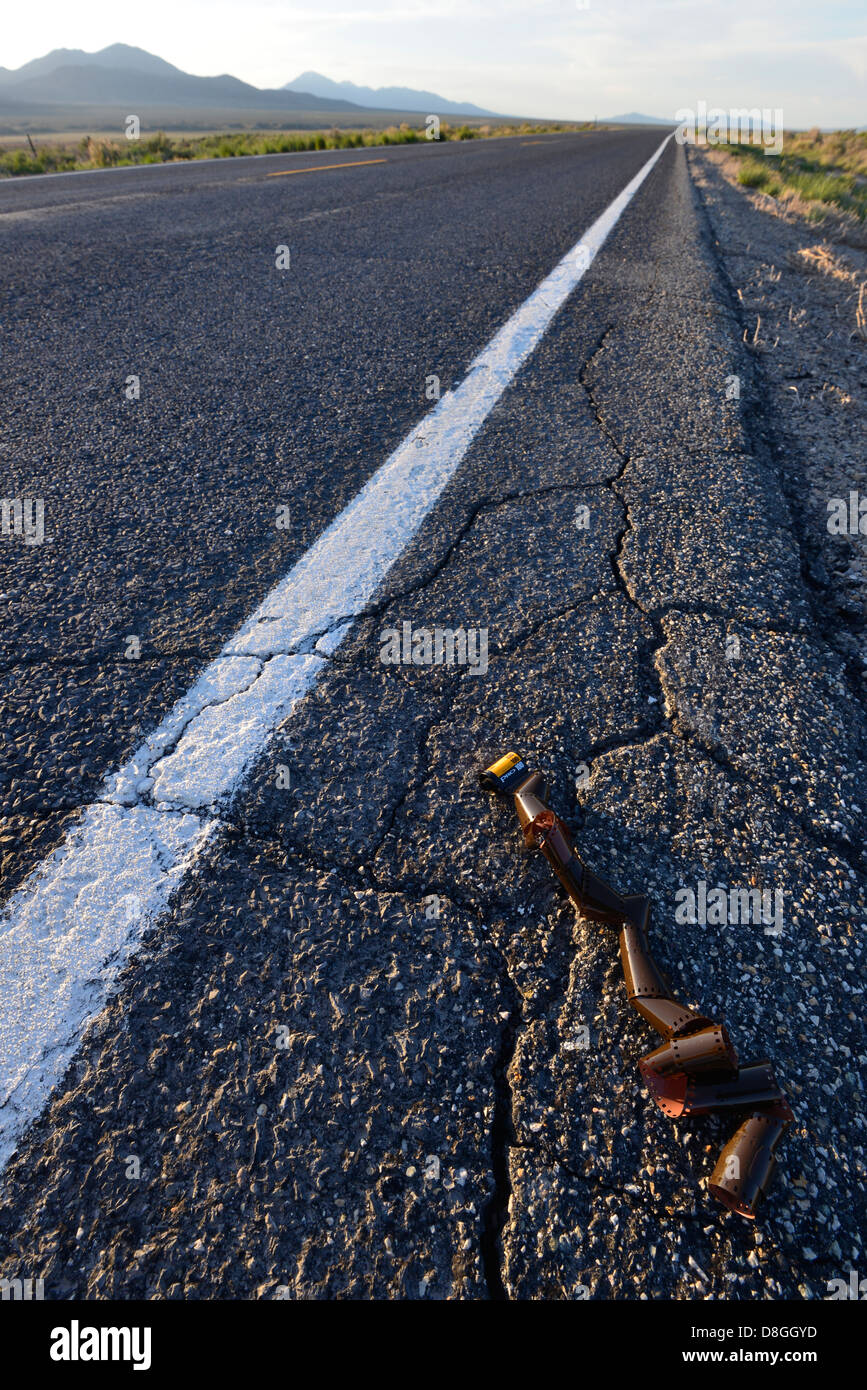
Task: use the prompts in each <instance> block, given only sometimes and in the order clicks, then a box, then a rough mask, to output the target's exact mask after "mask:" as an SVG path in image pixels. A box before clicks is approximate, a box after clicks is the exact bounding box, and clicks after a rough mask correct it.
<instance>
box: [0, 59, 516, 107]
mask: <svg viewBox="0 0 867 1390" xmlns="http://www.w3.org/2000/svg"><path fill="white" fill-rule="evenodd" d="M305 79H309V83H310V84H311V85H307V84H306V83H305ZM45 104H51V105H57V106H69V105H79V104H81V105H84V104H86V105H87V106H89V107H94V106H117V105H119V104H120V105H122V106H124V107H126V108H129V109H130V110H134V109H136V108H137V107H141V108H142V109H147V108H148V107H155V106H161V107H162V106H171V107H190V108H193V107H199V108H207V109H211V110H212V109H214V108H218V107H220V108H231V109H233V110H240V109H247V110H255V111H270V110H274V111H317V110H322V111H334V112H339V111H347V112H352V111H355V112H358V111H363V110H366V109H376V110H380V111H382V110H397V111H407V112H409V111H421V112H425V113H430V112H435V113H436V114H437V115H440V114H443V115H445V114H449V115H451V114H463V115H474V116H481V115H488V114H490V113H489V112H486V111H483V110H482V108H481V107H479V106H473V105H472V103H470V102H468V103H466V104H465V105H461V104H460V103H458V102H454V101H447V100H446V99H445V98H444V97H440V96H437V95H436V93H435V92H424V91H414V90H413V89H412V88H410V87H383V88H380V89H379V90H374V89H373V88H372V87H357V86H355V84H354V83H351V82H332V81H331V80H330V79H329V78H327V77H323V76H322V75H321V74H319V73H312V72H311V73H304V74H302V77H300V78H296V79H295V81H294V82H287V83H286V85H285V86H284V87H280V88H267V87H264V88H263V87H254V86H252V85H251V84H250V83H249V82H242V81H240V79H239V78H237V77H231V76H230V75H229V74H227V73H223V74H221V75H220V76H219V77H195V76H193V74H192V73H188V72H183V71H182V70H181V68H177V67H175V66H174V65H173V64H172V63H167V62H166V61H165V59H163V58H158V57H156V55H155V54H153V53H147V52H146V51H145V50H144V49H143V48H134V47H131V46H130V45H129V44H125V43H114V44H111V45H110V46H109V47H108V48H103V49H101V50H100V51H99V52H98V53H85V52H84V51H83V50H82V49H80V48H55V49H54V50H53V51H52V52H51V53H46V54H45V56H44V57H42V58H34V59H33V60H32V61H31V62H29V63H25V64H24V65H23V66H22V67H20V68H14V69H10V68H2V67H0V110H2V111H10V110H11V109H14V108H15V107H19V106H21V107H23V106H44V105H45Z"/></svg>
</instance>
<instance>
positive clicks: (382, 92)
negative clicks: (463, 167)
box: [283, 72, 496, 116]
mask: <svg viewBox="0 0 867 1390" xmlns="http://www.w3.org/2000/svg"><path fill="white" fill-rule="evenodd" d="M283 90H284V91H290V92H312V93H313V94H314V96H317V97H333V98H336V99H338V100H343V101H351V102H354V103H355V105H356V106H369V107H373V108H374V109H375V110H377V111H426V112H428V113H430V112H433V113H435V114H436V115H438V116H443V115H445V116H451V115H459V116H494V115H496V112H494V111H486V110H485V109H484V108H483V107H481V106H474V105H473V103H472V102H471V101H463V102H458V101H447V100H446V98H445V97H441V96H438V95H437V93H436V92H425V91H418V90H417V89H416V88H414V87H359V86H358V84H357V83H355V82H334V81H333V80H332V79H331V78H330V77H323V75H322V73H321V72H302V73H301V75H300V76H299V77H296V78H295V80H294V82H287V83H286V86H285V87H284V88H283Z"/></svg>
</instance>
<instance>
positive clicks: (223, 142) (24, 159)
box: [0, 121, 593, 176]
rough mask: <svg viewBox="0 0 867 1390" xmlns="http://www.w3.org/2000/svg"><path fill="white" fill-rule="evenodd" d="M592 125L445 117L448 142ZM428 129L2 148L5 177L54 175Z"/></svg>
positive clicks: (329, 144)
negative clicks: (457, 121) (465, 121)
mask: <svg viewBox="0 0 867 1390" xmlns="http://www.w3.org/2000/svg"><path fill="white" fill-rule="evenodd" d="M590 129H593V126H592V123H591V122H586V123H584V124H580V125H579V124H574V123H572V124H570V123H568V122H563V121H557V122H549V123H547V124H536V123H533V122H531V121H524V122H514V123H512V124H501V125H491V124H489V123H487V124H480V125H460V126H454V125H451V124H449V122H448V121H443V122H442V123H441V126H440V137H441V139H443V140H485V139H492V138H495V137H498V136H504V135H520V136H526V135H538V134H558V133H567V132H568V133H570V134H575V133H578V132H581V131H586V130H590ZM425 141H426V136H425V127H424V124H423V123H422V124H421V125H420V126H419V127H415V126H411V125H409V124H408V123H407V122H402V123H401V124H400V125H392V126H388V127H387V128H386V129H384V130H374V129H367V130H338V129H337V128H336V127H332V128H331V129H330V130H316V131H233V132H226V133H222V132H216V133H212V134H209V135H184V134H175V135H167V134H166V132H165V131H162V130H160V131H157V132H156V134H155V135H150V136H147V137H146V138H144V139H141V140H136V141H129V140H125V139H124V140H115V139H111V138H108V137H105V136H92V135H84V136H81V137H80V138H79V139H78V140H77V141H74V140H72V141H70V140H52V141H45V140H39V141H38V142H37V143H36V145H35V152H34V149H33V148H31V146H30V145H29V144H25V143H24V142H23V141H20V142H19V147H18V148H13V149H9V148H7V149H2V150H0V176H3V175H6V176H15V175H20V174H51V173H61V172H66V171H67V170H70V169H108V168H115V167H119V166H121V165H127V164H166V163H173V162H175V161H178V160H188V159H231V158H236V157H238V156H243V155H256V154H294V153H296V152H299V151H306V150H351V149H366V148H368V147H370V146H374V145H407V144H416V143H419V144H424V143H425Z"/></svg>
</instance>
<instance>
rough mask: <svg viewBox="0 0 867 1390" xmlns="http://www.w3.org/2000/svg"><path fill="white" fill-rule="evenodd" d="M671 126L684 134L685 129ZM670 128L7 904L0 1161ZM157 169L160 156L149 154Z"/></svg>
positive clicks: (0, 945) (1, 923)
mask: <svg viewBox="0 0 867 1390" xmlns="http://www.w3.org/2000/svg"><path fill="white" fill-rule="evenodd" d="M672 134H673V132H672ZM670 139H671V134H669V135H667V136H666V137H665V139H664V140H663V141H662V144H661V145H660V146H659V148H658V149H657V150H656V152H655V154H654V155H653V156H652V157H651V158H650V159H649V160H648V161H647V163H646V164H644V165H643V167H642V168H641V169H640V170H639V171H638V173H637V174H636V175H635V177H634V178H633V179H631V180H630V181H629V183H628V184H627V185H626V187H625V188H624V189H623V191H622V192H621V193H620V194H619V195H618V197H617V198H615V199H614V201H613V202H612V203H611V204H610V205H609V206H608V207H607V208H606V209H605V211H604V212H603V213H602V214H601V216H600V217H598V218H597V219H596V221H595V222H594V223H593V224H592V226H591V227H590V228H589V229H588V230H587V231H586V232H585V234H584V236H583V237H582V238H581V240H580V241H579V242H578V243H577V244H576V245H575V246H573V247H572V248H571V250H570V251H568V252H567V254H566V255H565V256H564V257H563V259H562V260H561V261H560V262H559V264H558V265H556V266H555V267H554V269H553V271H552V272H551V273H550V275H548V276H547V277H546V278H545V279H544V280H543V281H542V283H541V284H540V285H539V286H538V288H537V289H536V290H535V291H534V292H533V294H531V295H530V296H529V298H528V299H527V300H525V301H524V303H523V304H522V305H521V306H520V307H519V308H518V309H517V310H516V311H515V313H514V314H513V315H512V316H511V318H510V319H509V320H508V322H507V323H505V324H504V325H503V327H502V328H501V329H500V330H499V332H498V333H497V334H495V336H494V337H493V338H492V339H491V341H490V343H489V344H488V345H487V347H485V348H484V350H483V351H482V352H481V353H480V354H479V355H478V357H476V358H475V360H474V361H473V363H472V364H471V366H470V369H469V371H468V373H467V376H466V377H465V379H464V381H463V382H462V383H461V384H460V386H458V387H457V388H456V389H455V390H453V391H449V392H447V393H446V394H445V395H444V396H443V397H442V398H441V400H440V401H439V402H438V403H437V405H436V406H435V407H434V408H433V409H432V410H431V411H430V412H429V413H428V414H427V415H425V416H424V417H423V419H422V420H420V421H419V423H418V424H417V425H416V426H415V427H414V428H413V429H412V430H411V431H410V433H409V434H408V435H407V437H406V439H404V440H403V442H402V443H401V444H400V445H399V446H398V447H397V449H395V451H394V452H393V453H392V454H391V455H390V456H389V458H388V459H386V461H385V463H383V464H382V465H381V467H380V468H379V469H378V470H377V471H376V472H375V473H374V474H373V475H372V477H371V478H369V479H368V481H367V482H366V483H365V484H364V486H363V487H362V488H361V490H360V491H359V492H358V493H357V495H356V496H355V497H354V498H353V500H352V501H351V502H350V503H349V504H348V505H347V506H346V507H345V508H344V510H343V511H342V512H341V513H340V515H339V516H338V517H337V518H336V519H335V520H334V521H333V522H332V523H331V525H330V526H329V527H328V528H327V530H326V531H324V532H323V533H322V535H321V536H320V537H319V538H318V540H317V541H315V542H314V544H313V545H312V546H311V547H310V549H309V550H308V551H307V552H306V553H305V554H304V555H303V556H302V557H301V559H300V560H299V561H298V562H297V564H296V565H295V566H294V567H293V568H292V570H291V571H290V572H289V573H288V574H287V575H286V577H285V578H284V579H282V580H281V581H280V582H279V583H278V584H276V585H275V587H274V588H273V589H272V590H271V592H270V593H269V594H268V595H267V597H266V598H265V599H264V601H263V602H262V603H261V604H260V605H259V607H258V608H257V609H256V611H255V612H254V613H253V614H252V615H251V616H250V618H248V619H247V621H246V622H245V623H244V624H243V625H242V627H241V628H240V629H239V630H238V632H237V633H236V634H235V635H234V637H232V638H231V639H230V640H229V642H227V643H226V645H225V647H224V648H223V651H222V652H221V653H220V655H219V656H218V657H217V658H216V659H215V660H214V661H212V662H211V663H210V664H209V665H208V666H207V667H206V668H205V670H204V671H203V672H202V674H201V675H200V677H199V678H198V680H197V681H196V683H195V685H194V686H193V687H192V688H191V690H190V691H189V693H188V694H187V695H185V696H184V697H183V698H182V699H181V700H179V701H178V702H177V704H176V705H175V706H174V707H173V709H172V710H171V711H170V713H169V714H168V715H167V716H166V718H165V719H164V720H163V721H162V723H161V724H160V725H159V727H158V728H157V729H156V730H155V731H154V732H153V733H152V734H151V735H150V736H149V738H148V739H147V740H146V741H145V743H144V744H142V746H141V747H140V748H139V749H138V750H137V752H136V753H134V754H133V756H132V757H131V758H130V759H129V761H128V762H127V763H126V764H125V765H124V766H123V767H122V768H120V769H119V770H118V771H117V772H116V773H114V774H112V776H110V777H109V778H107V780H106V782H105V784H104V786H103V789H102V794H101V796H100V798H99V799H98V800H97V801H96V802H95V803H93V804H92V805H90V806H88V807H87V808H86V810H85V811H84V814H83V816H82V818H81V820H80V821H79V822H78V824H77V825H76V826H75V827H74V828H73V829H72V830H71V831H70V832H69V833H68V834H67V836H66V838H65V839H64V841H63V842H62V844H60V845H59V846H58V847H57V849H56V850H54V852H53V853H52V854H50V855H49V856H48V858H47V859H46V860H45V861H43V863H42V864H41V865H40V866H39V867H38V868H37V869H36V870H35V871H34V873H33V874H31V876H30V878H29V879H28V880H27V881H26V882H25V883H24V884H23V885H22V887H21V888H19V889H18V891H17V892H16V893H15V894H13V896H12V898H11V899H10V901H9V903H8V904H7V906H6V908H5V911H4V912H3V914H2V916H0V1057H2V1059H3V1076H2V1080H0V1166H3V1165H5V1163H6V1162H7V1160H8V1159H9V1157H10V1156H11V1154H12V1153H13V1152H14V1150H15V1147H16V1145H17V1143H18V1141H19V1139H20V1137H21V1135H22V1133H23V1132H24V1129H25V1128H26V1126H27V1125H28V1124H29V1123H30V1122H31V1121H32V1120H33V1119H34V1118H35V1117H36V1116H37V1115H38V1114H40V1113H41V1111H42V1109H43V1108H44V1106H45V1104H46V1102H47V1100H48V1097H49V1095H50V1093H51V1091H52V1089H53V1088H54V1086H55V1085H56V1084H57V1082H58V1081H59V1080H60V1078H61V1077H62V1075H63V1073H64V1071H65V1069H66V1067H67V1065H68V1063H69V1062H70V1060H71V1058H72V1057H73V1055H74V1053H75V1051H76V1049H77V1047H78V1044H79V1042H80V1041H81V1038H82V1035H83V1033H84V1030H85V1028H86V1026H87V1024H88V1023H89V1022H90V1020H91V1019H92V1018H93V1017H94V1016H95V1014H96V1013H98V1012H99V1010H100V1009H101V1008H102V1007H103V1005H104V1003H105V1001H106V998H107V997H108V995H109V993H110V992H111V990H112V988H113V986H114V984H115V981H116V980H117V977H118V974H119V973H120V970H121V969H122V967H123V965H124V964H125V963H126V961H127V960H128V959H129V957H130V955H131V954H132V952H133V951H134V949H135V947H136V945H137V944H138V942H139V941H140V939H141V937H142V935H143V933H144V931H145V930H146V928H147V927H148V926H149V925H150V924H152V923H153V922H154V921H155V920H156V919H157V918H158V917H159V915H160V914H161V913H162V912H164V910H165V908H166V906H167V904H168V900H169V896H170V894H171V892H172V891H173V890H174V889H175V888H176V887H177V886H178V884H179V883H180V882H181V880H182V879H183V877H184V875H185V873H186V872H187V871H188V870H189V868H190V866H191V865H192V863H193V862H194V860H195V858H196V856H197V855H199V854H200V853H201V851H202V848H203V846H204V845H206V844H207V843H208V841H209V840H210V839H211V837H212V836H213V834H214V832H215V830H216V828H217V827H218V826H219V824H220V818H219V812H218V809H217V808H218V807H219V805H220V803H222V802H225V801H226V800H227V799H228V797H229V796H231V794H232V793H233V791H234V790H235V789H236V788H237V787H238V785H239V784H240V783H241V782H242V780H243V778H244V775H245V774H246V772H247V771H248V770H249V768H250V765H251V764H252V762H253V761H254V759H255V758H256V757H257V756H258V754H259V753H260V752H261V751H262V749H263V748H264V747H265V745H266V744H267V742H268V739H269V737H270V736H271V734H272V733H273V731H274V729H275V728H276V726H277V724H278V723H279V722H281V721H282V720H283V719H285V718H286V717H287V716H288V715H289V714H290V713H291V711H292V709H294V708H295V706H296V705H297V704H298V702H299V701H300V700H302V699H303V698H304V696H305V695H306V694H307V693H308V691H309V690H310V689H311V688H312V686H313V685H314V684H315V683H316V681H317V680H318V679H319V676H320V675H321V674H322V671H323V669H324V668H325V666H326V661H325V657H326V656H328V655H330V654H331V653H332V652H333V651H335V650H336V649H337V647H338V646H339V645H340V642H341V641H342V640H343V638H344V636H345V635H346V633H347V632H348V631H349V629H350V627H351V626H352V622H353V620H354V618H355V617H356V616H357V615H358V614H359V613H360V612H361V610H362V609H363V608H364V607H365V605H366V604H367V603H368V602H369V600H370V599H371V597H372V596H373V594H374V593H375V591H376V590H377V588H378V587H379V585H380V584H381V583H382V581H383V579H384V578H385V576H386V574H387V573H388V570H389V569H390V568H391V566H392V565H393V564H394V562H395V561H396V560H397V559H398V557H399V556H400V554H401V553H402V552H403V550H404V549H405V547H406V546H407V544H408V543H409V542H410V540H411V539H412V537H413V536H414V534H415V533H416V531H417V530H418V528H419V526H420V525H421V523H422V521H423V520H424V518H425V516H427V514H428V513H429V512H430V511H431V510H432V508H433V507H434V505H435V503H436V501H437V499H438V498H439V496H440V494H441V492H442V490H443V488H444V487H445V486H446V484H447V483H448V482H449V480H450V479H451V478H452V477H453V476H454V473H455V471H456V469H457V468H458V466H459V464H460V462H461V460H462V459H463V458H464V456H465V454H466V453H467V450H468V449H469V447H470V444H471V443H472V441H473V438H474V437H475V435H476V433H477V432H478V430H479V429H480V427H481V425H482V424H483V422H484V420H485V419H486V417H487V415H488V414H489V413H490V411H491V408H492V407H493V405H494V404H495V403H496V402H497V400H499V398H500V396H501V395H502V394H503V392H504V391H505V389H506V387H507V386H508V385H509V383H510V382H511V381H512V379H513V378H514V376H515V375H516V373H517V372H518V371H519V370H520V368H521V366H522V365H523V364H524V362H525V361H526V360H527V358H528V357H529V356H530V354H531V353H532V352H533V350H534V348H535V347H536V345H537V343H538V342H539V340H540V339H541V338H542V336H543V334H544V333H545V331H546V329H547V328H548V325H549V324H550V322H551V320H552V319H553V318H554V316H555V314H556V313H557V311H558V310H559V308H560V307H561V306H562V304H563V303H564V302H565V300H566V299H567V298H568V296H569V295H570V294H571V292H572V291H573V290H574V288H575V286H576V285H577V284H578V283H579V282H580V280H581V279H582V278H583V276H584V275H585V273H586V271H587V269H588V268H589V266H590V265H591V264H592V262H593V260H594V258H595V256H596V255H597V253H598V251H599V249H600V247H601V246H602V245H603V243H604V242H605V239H606V238H607V236H608V235H609V234H610V232H611V230H612V228H613V227H614V226H615V224H616V223H617V221H618V219H619V218H620V215H621V213H622V212H623V210H624V208H626V207H627V205H628V204H629V202H630V201H631V199H632V198H633V196H634V194H635V192H636V191H637V189H638V188H640V186H641V184H642V183H643V182H644V180H645V179H646V178H647V176H648V174H649V173H650V171H651V169H653V167H654V165H655V164H656V162H657V160H658V159H659V158H660V156H661V154H662V152H663V150H664V149H665V147H666V145H667V144H668V142H669V140H670ZM144 167H152V166H144Z"/></svg>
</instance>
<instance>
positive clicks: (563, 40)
mask: <svg viewBox="0 0 867 1390" xmlns="http://www.w3.org/2000/svg"><path fill="white" fill-rule="evenodd" d="M110 43H129V44H136V45H137V46H139V47H140V48H146V49H148V50H149V51H150V52H152V53H157V54H159V56H160V57H161V58H166V59H167V60H168V61H169V62H170V63H175V64H176V65H177V66H178V67H180V68H183V69H185V70H186V71H187V72H193V73H198V74H200V75H213V74H217V73H223V72H230V73H232V74H233V75H234V76H236V77H240V78H243V79H244V80H245V81H247V82H252V83H254V84H255V85H256V86H258V87H266V86H272V87H279V86H282V85H283V84H284V83H285V82H288V81H290V80H291V79H293V78H294V77H296V76H297V75H298V73H300V72H302V71H304V70H306V69H309V68H313V69H315V70H316V71H318V72H323V73H325V74H326V75H327V76H329V77H333V78H336V79H338V80H339V79H343V78H348V79H349V80H350V81H354V82H361V83H365V84H368V85H370V86H375V87H377V86H386V85H405V86H410V87H426V88H428V89H432V90H434V91H437V92H439V93H441V94H442V95H443V96H445V97H449V98H452V99H458V100H460V99H463V100H467V101H474V102H476V103H477V104H478V105H480V106H486V107H489V108H491V109H492V110H494V111H500V112H503V113H508V114H516V115H528V116H550V117H561V118H565V119H569V118H573V119H581V118H585V117H589V116H594V115H598V116H600V117H602V116H610V115H615V114H620V113H622V112H625V111H642V112H647V113H648V114H650V115H657V116H665V117H668V118H671V116H672V115H673V113H674V111H675V110H676V108H677V107H681V106H685V107H693V108H694V107H695V106H696V105H697V103H698V102H699V101H701V100H703V101H706V102H707V103H708V105H711V106H713V105H716V106H722V107H724V108H729V107H732V106H769V107H781V108H782V110H783V115H784V122H785V124H786V125H789V126H811V125H827V126H853V125H865V124H867V0H842V2H841V3H833V2H832V3H829V0H755V3H753V4H743V3H729V4H714V3H709V2H708V0H589V3H588V4H587V7H586V8H585V3H584V0H301V3H298V4H294V3H292V0H148V2H147V3H146V4H123V3H120V2H119V0H78V3H76V4H70V0H47V2H46V0H42V3H37V6H36V8H35V9H34V10H30V9H28V7H27V6H19V5H16V6H13V5H11V4H9V5H7V6H6V9H5V13H4V16H3V25H2V34H0V64H2V65H3V66H5V67H10V68H14V67H19V66H20V65H21V64H22V63H25V62H27V61H28V59H30V58H36V57H39V56H41V54H43V53H45V52H47V51H48V50H49V49H52V48H84V49H87V50H91V51H92V50H95V49H99V48H104V47H105V46H106V45H107V44H110Z"/></svg>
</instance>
